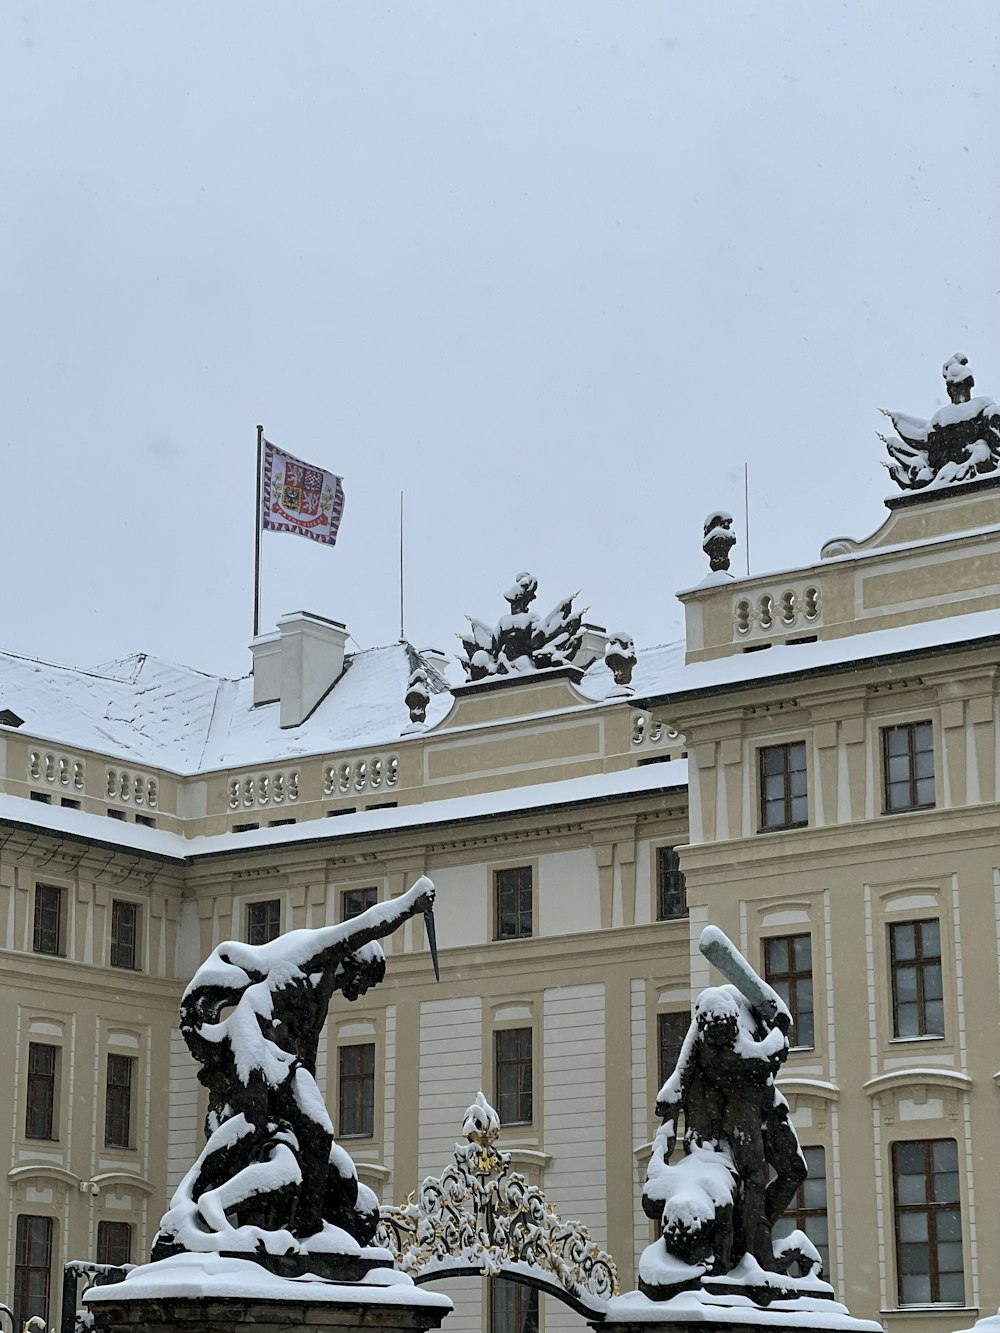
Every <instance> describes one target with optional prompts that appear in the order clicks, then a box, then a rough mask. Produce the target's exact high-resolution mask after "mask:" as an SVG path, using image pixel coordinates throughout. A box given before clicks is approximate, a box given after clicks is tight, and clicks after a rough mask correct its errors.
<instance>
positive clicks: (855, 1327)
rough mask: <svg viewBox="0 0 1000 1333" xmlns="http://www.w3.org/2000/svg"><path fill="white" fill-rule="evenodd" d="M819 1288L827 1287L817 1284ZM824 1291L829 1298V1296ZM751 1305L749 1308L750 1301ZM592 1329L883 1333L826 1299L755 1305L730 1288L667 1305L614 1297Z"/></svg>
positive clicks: (688, 1294) (616, 1332) (633, 1295)
mask: <svg viewBox="0 0 1000 1333" xmlns="http://www.w3.org/2000/svg"><path fill="white" fill-rule="evenodd" d="M709 1282H710V1283H711V1279H709ZM819 1285H820V1286H825V1285H826V1284H824V1283H821V1284H819ZM829 1290H830V1289H829V1287H827V1293H829ZM751 1300H753V1304H752V1305H751V1304H749V1303H748V1302H749V1301H751ZM591 1327H592V1328H594V1329H596V1330H602V1333H708V1329H709V1328H711V1330H712V1333H751V1331H752V1330H754V1329H759V1330H762V1331H764V1330H766V1333H780V1331H781V1330H785V1333H882V1325H881V1324H878V1323H875V1322H874V1321H873V1320H870V1319H855V1318H853V1316H852V1315H851V1313H850V1311H849V1310H848V1309H847V1307H846V1305H841V1304H840V1302H839V1301H836V1300H833V1299H832V1296H831V1295H830V1294H820V1295H819V1296H818V1297H816V1296H804V1295H797V1296H793V1297H791V1298H785V1297H784V1296H782V1295H778V1294H775V1295H772V1296H770V1299H769V1300H768V1303H767V1304H766V1305H765V1304H759V1303H758V1302H757V1301H756V1300H754V1299H753V1297H752V1296H751V1295H750V1288H748V1287H747V1288H743V1289H741V1288H740V1287H739V1286H738V1285H737V1284H733V1285H732V1286H730V1287H728V1288H727V1289H725V1290H722V1291H715V1290H711V1289H710V1287H708V1286H702V1287H699V1288H697V1289H696V1290H691V1291H683V1292H681V1293H680V1294H678V1295H675V1296H672V1297H671V1298H670V1299H669V1300H651V1299H650V1298H649V1297H648V1296H646V1295H644V1294H643V1293H642V1292H639V1291H629V1292H626V1293H625V1294H624V1295H622V1296H615V1297H613V1298H612V1299H611V1300H610V1301H609V1302H608V1306H607V1315H606V1317H605V1318H604V1320H603V1321H602V1322H601V1323H593V1324H591Z"/></svg>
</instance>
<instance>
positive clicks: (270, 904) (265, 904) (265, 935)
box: [244, 898, 282, 949]
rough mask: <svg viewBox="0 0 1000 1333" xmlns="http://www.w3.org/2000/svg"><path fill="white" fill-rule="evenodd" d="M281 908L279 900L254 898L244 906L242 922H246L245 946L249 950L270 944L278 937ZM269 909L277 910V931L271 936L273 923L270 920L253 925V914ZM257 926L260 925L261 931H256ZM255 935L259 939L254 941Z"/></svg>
mask: <svg viewBox="0 0 1000 1333" xmlns="http://www.w3.org/2000/svg"><path fill="white" fill-rule="evenodd" d="M281 906H282V904H281V899H280V898H254V899H252V900H251V901H250V902H248V903H247V904H246V912H245V916H244V920H245V922H246V939H247V944H249V945H250V946H251V948H255V949H256V948H259V947H260V946H261V945H262V944H270V943H271V941H272V940H276V939H277V938H278V936H279V935H280V934H281V916H282V912H281ZM271 908H276V909H277V929H276V930H274V932H273V934H272V933H271V926H272V924H273V923H272V922H271V921H270V919H268V920H265V921H264V922H262V923H255V922H254V920H253V914H254V912H255V911H258V910H260V909H268V910H269V909H271ZM258 925H262V926H263V929H262V930H258V929H257V926H258ZM255 933H256V934H258V935H259V936H260V937H261V938H257V939H255V938H254V935H255Z"/></svg>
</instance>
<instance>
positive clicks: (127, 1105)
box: [104, 1051, 139, 1152]
mask: <svg viewBox="0 0 1000 1333" xmlns="http://www.w3.org/2000/svg"><path fill="white" fill-rule="evenodd" d="M138 1064H139V1061H138V1059H137V1058H136V1056H134V1055H125V1054H123V1052H121V1051H108V1053H107V1058H106V1062H105V1067H104V1146H105V1148H110V1149H112V1150H113V1151H117V1152H134V1151H135V1111H136V1098H135V1095H134V1094H135V1090H136V1087H137V1079H136V1073H137V1070H138ZM113 1070H119V1071H122V1072H124V1071H126V1070H127V1071H128V1076H127V1078H125V1079H123V1080H120V1081H119V1080H117V1079H112V1071H113ZM122 1124H124V1126H125V1132H124V1134H123V1135H122V1138H123V1139H124V1140H125V1141H124V1142H119V1141H118V1139H116V1138H115V1137H114V1133H115V1131H116V1130H117V1129H119V1127H120V1126H121V1125H122Z"/></svg>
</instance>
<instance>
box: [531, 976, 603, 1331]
mask: <svg viewBox="0 0 1000 1333" xmlns="http://www.w3.org/2000/svg"><path fill="white" fill-rule="evenodd" d="M604 1002H605V996H604V986H603V984H601V983H600V982H597V983H593V984H589V985H583V986H560V987H557V988H554V989H551V990H547V991H546V992H545V1009H544V1015H545V1018H544V1039H543V1040H544V1065H543V1074H542V1081H543V1086H544V1096H545V1111H544V1136H543V1142H544V1145H545V1151H546V1152H547V1153H550V1154H551V1156H552V1165H551V1166H550V1167H549V1168H548V1170H547V1171H546V1172H545V1194H546V1197H547V1198H548V1200H549V1202H550V1203H551V1204H552V1205H553V1207H554V1208H556V1210H557V1211H558V1212H559V1214H560V1216H561V1217H564V1218H566V1220H567V1221H579V1222H582V1223H583V1224H584V1226H585V1227H586V1228H587V1230H588V1231H589V1232H590V1234H591V1237H592V1238H593V1239H594V1240H595V1241H596V1242H597V1244H598V1245H602V1246H604V1245H606V1244H607V1231H608V1227H607V1208H606V1203H605V1200H606V1191H607V1180H606V1175H607V1172H606V1160H607V1159H606V1147H605V1133H606V1122H605V1116H606V1106H605V1095H604V1088H605V1069H604V1065H605V1054H604ZM579 1328H580V1318H579V1316H578V1315H575V1314H574V1313H573V1312H572V1311H571V1310H570V1309H569V1307H568V1306H561V1305H560V1306H556V1305H555V1303H554V1302H549V1304H548V1306H547V1309H546V1333H556V1330H562V1329H566V1330H567V1331H569V1330H573V1331H574V1333H579Z"/></svg>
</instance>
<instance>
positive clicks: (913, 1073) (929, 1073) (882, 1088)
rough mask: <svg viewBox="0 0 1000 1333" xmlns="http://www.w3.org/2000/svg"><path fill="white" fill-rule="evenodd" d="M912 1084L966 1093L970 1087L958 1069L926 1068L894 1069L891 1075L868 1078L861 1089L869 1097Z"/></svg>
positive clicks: (969, 1083) (966, 1075) (969, 1079)
mask: <svg viewBox="0 0 1000 1333" xmlns="http://www.w3.org/2000/svg"><path fill="white" fill-rule="evenodd" d="M914 1084H919V1085H921V1086H922V1087H928V1088H958V1089H960V1090H961V1091H963V1092H964V1091H966V1090H967V1089H968V1088H971V1087H972V1079H971V1078H970V1077H969V1075H968V1074H963V1073H962V1072H961V1071H960V1070H958V1069H939V1068H928V1067H926V1066H920V1067H914V1068H912V1069H894V1070H893V1071H892V1073H891V1074H879V1075H878V1077H877V1078H870V1079H869V1080H868V1082H867V1083H862V1085H861V1087H862V1088H863V1090H864V1091H865V1093H866V1094H867V1095H868V1096H869V1097H875V1096H876V1095H877V1094H879V1093H882V1092H891V1091H893V1090H894V1089H897V1088H911V1087H913V1086H914Z"/></svg>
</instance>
